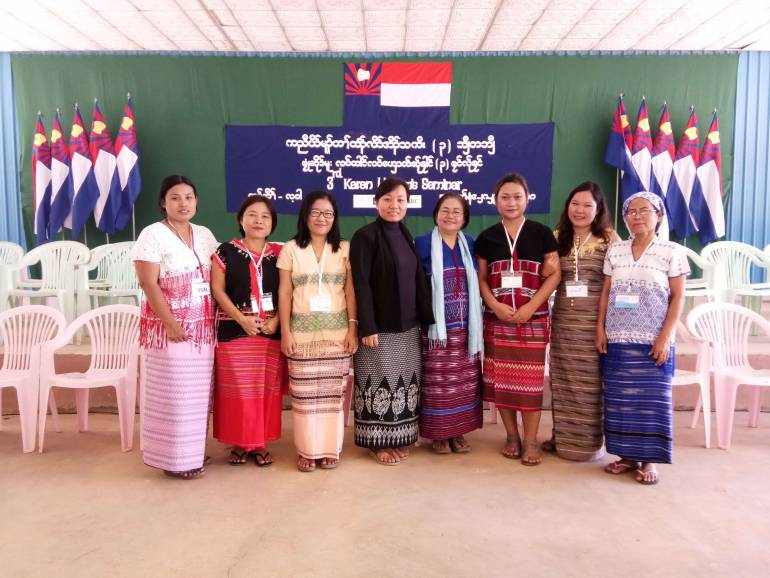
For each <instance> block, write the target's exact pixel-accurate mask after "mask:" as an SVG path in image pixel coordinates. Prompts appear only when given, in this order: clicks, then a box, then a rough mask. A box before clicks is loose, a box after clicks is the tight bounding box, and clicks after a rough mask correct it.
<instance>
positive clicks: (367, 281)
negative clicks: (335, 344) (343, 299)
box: [350, 178, 433, 466]
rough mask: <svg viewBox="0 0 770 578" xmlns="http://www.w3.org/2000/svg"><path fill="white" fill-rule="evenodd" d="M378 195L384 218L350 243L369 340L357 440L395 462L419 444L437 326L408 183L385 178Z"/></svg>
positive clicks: (363, 357) (359, 386) (362, 358)
mask: <svg viewBox="0 0 770 578" xmlns="http://www.w3.org/2000/svg"><path fill="white" fill-rule="evenodd" d="M374 200H375V204H376V206H377V212H378V214H379V217H378V219H377V220H376V221H375V222H374V223H371V224H369V225H366V226H365V227H362V228H361V229H359V230H358V231H356V233H355V235H353V239H352V240H351V242H350V264H351V268H352V271H353V283H354V286H355V292H356V302H357V306H358V319H359V327H358V334H359V337H360V338H361V344H362V345H363V347H360V348H359V349H358V352H357V353H356V355H355V357H354V365H355V397H354V400H355V414H356V427H355V439H356V445H358V446H361V447H364V448H368V449H369V451H370V453H371V454H372V456H373V457H374V459H376V460H377V462H378V463H380V464H383V465H388V466H392V465H397V464H398V463H400V462H402V461H404V460H406V459H407V458H408V457H409V446H410V445H412V444H413V443H414V442H416V441H417V427H418V418H419V414H418V408H417V406H418V400H419V395H420V379H421V373H422V363H421V359H420V325H423V324H426V325H427V324H430V323H433V309H432V305H431V295H430V291H429V290H428V282H427V280H426V278H425V273H424V272H423V270H422V267H421V266H420V263H419V260H418V259H417V253H416V252H415V248H414V241H413V240H412V236H411V235H410V233H409V230H408V229H407V228H406V227H405V226H404V225H403V223H402V222H401V221H402V220H403V218H404V217H405V216H406V208H407V204H408V202H409V187H408V185H407V184H406V183H405V182H404V181H402V180H401V179H398V178H388V179H385V180H383V181H382V182H381V183H380V185H379V186H378V187H377V191H376V193H375V195H374Z"/></svg>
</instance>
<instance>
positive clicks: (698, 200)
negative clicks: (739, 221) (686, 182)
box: [690, 111, 725, 245]
mask: <svg viewBox="0 0 770 578" xmlns="http://www.w3.org/2000/svg"><path fill="white" fill-rule="evenodd" d="M698 184H699V185H700V187H699V190H698V191H697V192H698V196H696V195H693V196H692V197H691V198H690V210H691V212H692V215H693V218H694V219H695V222H696V223H697V224H698V236H699V237H700V241H701V243H703V244H704V245H705V244H707V243H711V241H715V240H717V239H719V238H720V237H724V235H725V211H724V205H723V204H722V160H721V153H720V146H719V120H718V119H717V113H716V111H714V117H713V118H712V119H711V126H710V127H709V132H708V135H706V142H705V143H703V152H702V153H701V155H700V164H699V165H698Z"/></svg>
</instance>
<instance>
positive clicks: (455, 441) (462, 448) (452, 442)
mask: <svg viewBox="0 0 770 578" xmlns="http://www.w3.org/2000/svg"><path fill="white" fill-rule="evenodd" d="M460 440H462V441H463V442H465V443H464V444H461V443H460ZM449 447H450V448H452V451H453V452H454V453H456V454H467V453H468V452H469V451H471V446H469V445H468V442H466V441H465V438H464V437H463V436H457V437H453V438H450V439H449Z"/></svg>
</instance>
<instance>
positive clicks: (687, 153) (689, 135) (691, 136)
mask: <svg viewBox="0 0 770 578" xmlns="http://www.w3.org/2000/svg"><path fill="white" fill-rule="evenodd" d="M698 146H699V142H698V117H697V115H696V114H695V108H693V107H691V108H690V118H689V120H688V121H687V126H686V127H685V129H684V134H683V135H682V138H681V139H680V140H679V147H678V148H677V149H676V158H675V159H674V169H673V178H672V179H671V180H670V181H669V184H668V191H667V192H666V210H667V211H668V217H669V220H668V222H669V225H670V226H671V229H672V230H673V231H675V232H676V234H677V235H678V236H679V238H681V239H684V238H686V237H689V236H690V235H691V234H692V233H694V232H695V231H697V230H698V228H697V226H696V225H695V222H694V221H693V219H692V216H691V215H690V208H689V207H690V197H691V196H692V192H693V188H694V187H695V186H696V184H697V178H696V173H697V170H698V168H697V167H698V158H699V156H700V151H699V150H698Z"/></svg>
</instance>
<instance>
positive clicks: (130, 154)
mask: <svg viewBox="0 0 770 578" xmlns="http://www.w3.org/2000/svg"><path fill="white" fill-rule="evenodd" d="M115 152H116V153H117V162H118V177H119V178H120V190H121V200H120V209H119V211H118V216H117V218H116V220H115V227H116V228H117V229H119V230H122V229H124V228H125V226H126V225H127V224H128V223H129V221H130V220H131V214H132V209H133V207H134V203H135V202H136V199H137V197H138V196H139V192H140V191H141V190H142V177H141V175H140V174H139V145H138V144H137V142H136V126H134V111H133V109H132V107H131V96H130V95H129V97H128V102H127V103H126V107H125V108H124V109H123V119H122V120H121V122H120V131H118V136H117V138H116V139H115Z"/></svg>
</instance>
